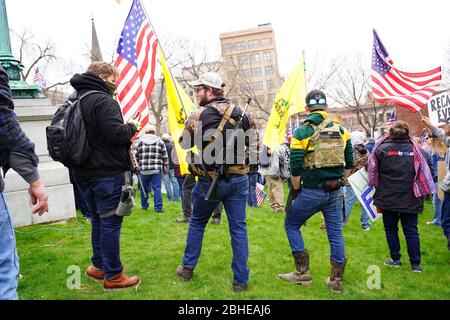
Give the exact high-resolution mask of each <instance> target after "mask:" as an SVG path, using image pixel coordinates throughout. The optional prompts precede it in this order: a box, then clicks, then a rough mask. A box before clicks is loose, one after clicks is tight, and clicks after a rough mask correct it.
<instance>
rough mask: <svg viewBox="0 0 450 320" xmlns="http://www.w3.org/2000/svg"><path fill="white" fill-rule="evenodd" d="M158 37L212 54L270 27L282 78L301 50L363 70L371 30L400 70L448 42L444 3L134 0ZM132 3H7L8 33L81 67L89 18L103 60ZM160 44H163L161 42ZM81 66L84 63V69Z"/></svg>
mask: <svg viewBox="0 0 450 320" xmlns="http://www.w3.org/2000/svg"><path fill="white" fill-rule="evenodd" d="M141 1H142V3H143V4H144V6H145V7H146V9H147V12H148V14H149V16H150V19H151V21H152V23H153V25H154V28H155V30H156V32H157V34H159V35H160V37H161V35H163V34H171V35H174V36H183V37H189V39H192V40H195V41H196V42H198V44H199V45H206V46H208V47H209V48H211V50H212V51H216V50H218V48H219V33H221V32H228V31H235V30H240V29H246V28H252V27H256V26H257V25H258V24H262V23H268V22H270V23H272V26H273V28H274V31H275V38H276V45H277V49H278V59H279V64H280V71H281V74H282V75H286V74H287V73H289V72H290V70H291V69H292V68H293V67H294V65H295V63H296V62H297V60H298V58H299V56H300V54H301V52H302V50H305V52H306V63H307V64H308V57H312V56H315V55H316V54H318V55H319V56H335V55H341V54H345V53H353V52H354V53H357V52H358V53H362V54H363V57H364V59H366V60H367V61H368V64H369V65H368V66H369V67H370V56H371V49H372V39H373V38H372V29H373V28H375V29H376V30H377V31H378V34H379V36H380V38H381V40H382V41H383V42H384V45H385V47H386V49H387V50H388V52H389V54H390V56H391V58H392V59H393V61H394V63H395V64H396V65H397V66H398V67H400V68H403V69H404V70H405V71H425V70H429V69H432V68H435V67H437V66H440V65H443V64H444V55H445V51H446V49H447V48H448V47H449V43H450V26H449V21H448V13H449V12H450V1H448V0H426V1H424V0H377V1H366V0H364V1H362V0H360V1H357V0H339V1H337V0H309V1H293V0H225V1H215V0H210V1H207V0H141ZM131 3H132V0H122V1H121V4H120V5H119V4H117V2H116V0H76V1H74V0H58V1H55V0H39V1H34V0H6V6H7V10H8V19H9V26H10V29H13V30H18V31H20V30H23V29H28V30H31V31H32V32H33V33H34V34H35V35H36V36H37V37H38V38H39V39H41V40H42V41H43V40H47V39H50V40H51V41H52V42H54V43H55V46H56V48H57V51H58V55H59V56H60V57H62V58H63V59H65V60H67V61H68V62H70V63H72V64H74V65H79V66H81V65H83V64H85V63H87V60H86V58H85V57H84V56H83V54H85V53H86V51H87V48H89V46H90V42H91V21H90V19H91V15H93V16H94V18H95V22H96V27H97V32H98V36H99V39H100V45H101V48H102V52H103V56H104V58H105V60H110V56H111V53H112V52H113V51H114V50H115V47H116V45H117V44H116V42H117V39H118V37H119V35H120V33H121V30H122V28H123V24H124V22H125V19H126V17H127V15H128V11H129V8H130V5H131ZM160 40H162V39H160ZM83 67H85V66H83Z"/></svg>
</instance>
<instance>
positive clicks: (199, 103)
mask: <svg viewBox="0 0 450 320" xmlns="http://www.w3.org/2000/svg"><path fill="white" fill-rule="evenodd" d="M207 104H208V98H207V97H205V96H203V97H201V99H200V101H199V102H198V105H199V106H200V107H204V106H206V105H207Z"/></svg>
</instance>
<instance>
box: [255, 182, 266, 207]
mask: <svg viewBox="0 0 450 320" xmlns="http://www.w3.org/2000/svg"><path fill="white" fill-rule="evenodd" d="M266 196H267V194H266V193H265V192H264V186H263V185H262V184H260V183H257V184H256V203H257V204H258V207H260V206H261V205H262V204H263V202H264V199H265V198H266Z"/></svg>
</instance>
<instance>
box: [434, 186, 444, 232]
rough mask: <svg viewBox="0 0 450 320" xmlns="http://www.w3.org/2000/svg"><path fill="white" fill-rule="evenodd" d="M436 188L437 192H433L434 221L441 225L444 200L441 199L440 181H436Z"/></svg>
mask: <svg viewBox="0 0 450 320" xmlns="http://www.w3.org/2000/svg"><path fill="white" fill-rule="evenodd" d="M434 190H436V192H435V193H433V205H434V216H433V223H434V224H437V225H441V210H442V202H441V199H439V193H438V190H439V183H438V182H435V183H434Z"/></svg>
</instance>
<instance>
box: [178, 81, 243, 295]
mask: <svg viewBox="0 0 450 320" xmlns="http://www.w3.org/2000/svg"><path fill="white" fill-rule="evenodd" d="M191 85H192V86H194V87H195V90H196V94H197V98H198V101H199V105H200V107H201V108H200V109H198V110H197V111H196V112H194V113H193V114H191V116H190V118H189V120H188V121H187V123H186V126H185V132H184V134H183V136H182V137H181V139H180V145H181V146H182V147H183V148H185V149H190V148H192V147H193V146H194V145H195V146H196V147H197V149H198V157H197V158H196V159H195V160H194V161H193V162H194V163H192V161H191V164H190V171H191V173H192V174H193V175H195V176H197V177H198V182H197V183H196V185H195V187H194V189H193V191H192V203H193V210H192V218H191V221H190V224H189V231H188V235H187V240H186V249H185V252H184V257H183V263H182V265H181V266H180V267H178V268H177V270H176V274H177V275H178V276H179V277H180V278H181V279H183V280H185V281H189V280H191V279H192V277H193V274H194V269H195V267H196V265H197V262H198V259H199V257H200V252H201V249H202V243H203V235H204V231H205V228H206V225H207V224H208V220H209V218H210V217H211V215H212V213H213V211H214V208H215V207H216V206H217V204H218V203H219V202H222V203H223V205H224V207H225V211H226V213H227V216H228V223H229V228H230V233H231V246H232V249H233V261H232V270H233V273H234V281H233V289H234V291H235V292H242V291H245V290H246V289H247V286H248V277H249V269H248V235H247V225H246V204H247V198H248V188H249V182H248V176H247V173H248V172H249V166H248V165H246V164H245V152H239V151H240V150H239V149H240V148H239V146H237V148H236V143H235V142H236V141H238V142H239V141H243V140H244V141H245V139H239V137H238V138H236V136H239V135H241V137H242V136H243V135H244V133H243V132H244V131H247V130H249V129H250V121H249V119H248V118H247V116H245V113H244V112H245V111H244V112H243V111H241V109H240V108H239V107H236V106H234V105H232V104H231V103H230V101H229V100H228V99H225V98H224V97H223V96H224V91H223V88H224V87H225V84H224V83H223V80H222V78H221V77H220V75H219V74H217V73H213V72H208V73H205V74H203V75H202V76H201V77H200V79H199V80H197V81H194V82H192V83H191ZM236 128H241V129H236ZM194 136H195V137H194ZM230 137H231V138H230ZM194 140H195V143H194ZM241 147H242V146H241ZM244 147H245V146H244Z"/></svg>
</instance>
